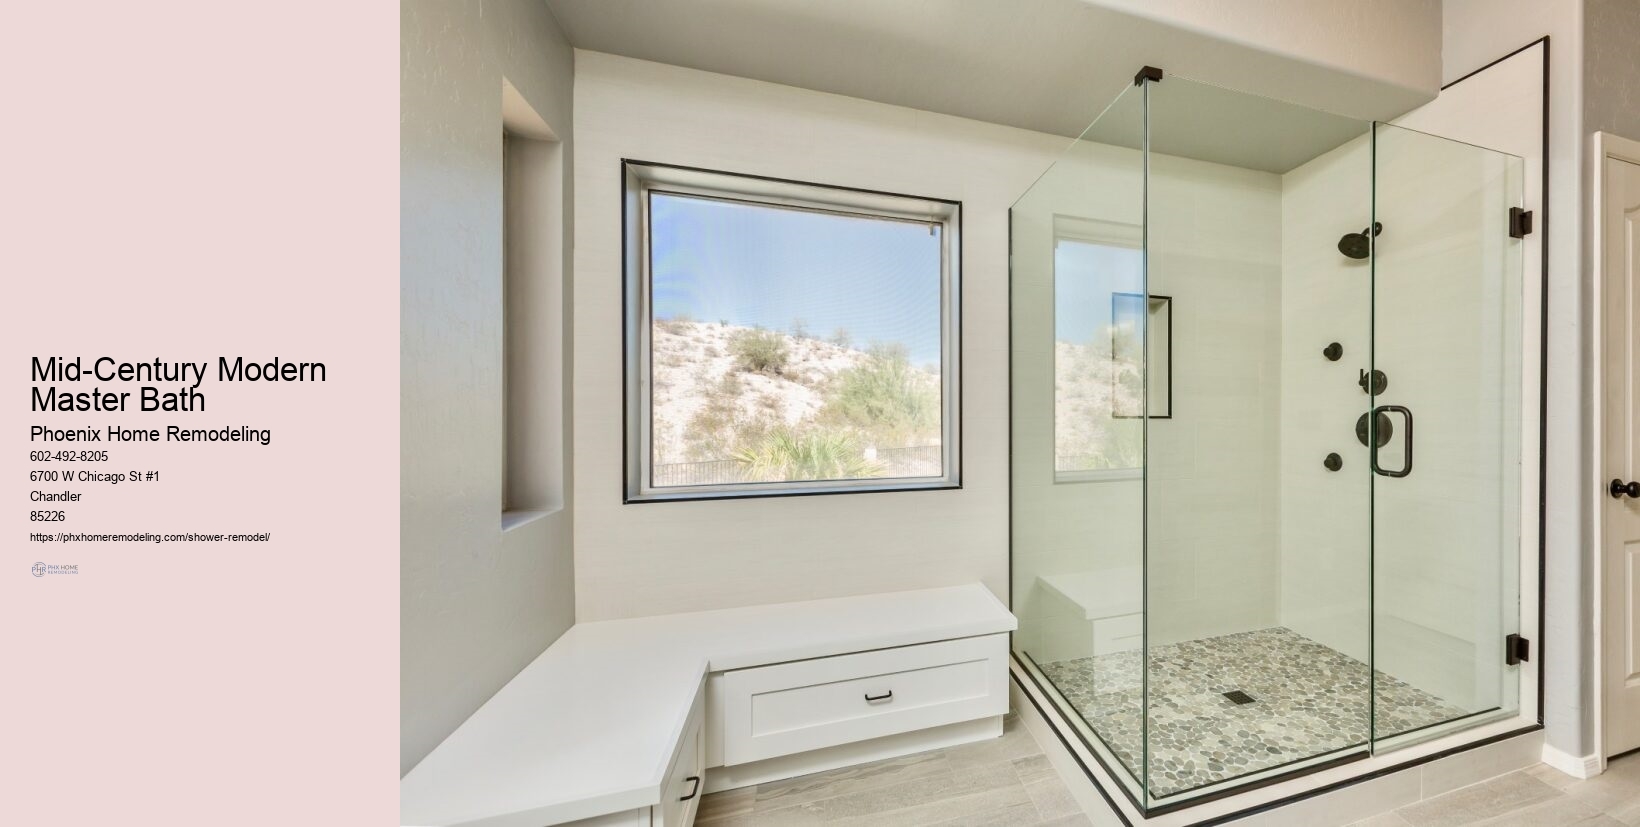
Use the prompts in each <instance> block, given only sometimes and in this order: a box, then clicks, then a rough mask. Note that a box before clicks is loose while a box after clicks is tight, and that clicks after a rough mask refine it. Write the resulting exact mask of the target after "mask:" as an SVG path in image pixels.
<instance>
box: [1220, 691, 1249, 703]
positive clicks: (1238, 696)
mask: <svg viewBox="0 0 1640 827" xmlns="http://www.w3.org/2000/svg"><path fill="white" fill-rule="evenodd" d="M1224 697H1226V698H1229V699H1230V700H1231V701H1233V702H1235V703H1237V704H1250V703H1252V702H1253V701H1255V700H1257V699H1256V698H1254V697H1253V696H1252V695H1249V694H1247V693H1246V692H1243V691H1241V690H1240V689H1232V690H1230V691H1229V692H1226V693H1224Z"/></svg>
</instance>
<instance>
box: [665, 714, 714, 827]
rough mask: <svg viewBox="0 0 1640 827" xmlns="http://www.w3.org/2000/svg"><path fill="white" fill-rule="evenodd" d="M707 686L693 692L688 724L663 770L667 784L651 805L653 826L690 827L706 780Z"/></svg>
mask: <svg viewBox="0 0 1640 827" xmlns="http://www.w3.org/2000/svg"><path fill="white" fill-rule="evenodd" d="M705 721H706V687H705V686H702V687H701V688H700V690H699V691H697V692H696V693H695V706H694V708H693V709H692V710H691V711H690V712H689V724H688V725H687V726H685V727H684V729H683V738H682V739H681V740H680V742H679V743H678V751H677V753H676V754H675V755H673V756H672V765H671V766H670V767H669V768H667V770H666V786H664V787H662V788H661V801H660V804H658V805H656V806H655V808H654V821H653V827H689V825H690V824H693V823H694V821H695V809H696V808H697V807H699V806H700V797H701V794H702V792H703V789H702V788H703V787H704V785H705V783H706V778H705V776H706V732H705V729H706V727H705Z"/></svg>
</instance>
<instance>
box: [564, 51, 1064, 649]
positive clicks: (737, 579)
mask: <svg viewBox="0 0 1640 827" xmlns="http://www.w3.org/2000/svg"><path fill="white" fill-rule="evenodd" d="M575 114H576V136H577V145H576V159H575V182H576V192H577V194H578V199H577V203H576V218H577V220H576V228H575V230H576V236H575V276H574V279H575V314H576V318H577V320H578V322H579V324H578V325H577V329H576V337H575V375H576V377H577V384H576V395H575V400H574V405H575V408H574V410H575V421H576V430H575V451H574V468H575V481H576V492H577V497H576V502H575V554H576V558H575V577H576V601H577V617H578V619H580V620H603V619H608V618H617V617H631V616H639V615H651V614H660V613H665V612H676V611H688V610H695V609H706V608H715V607H725V606H740V605H750V604H756V603H766V602H774V601H786V600H801V599H805V598H818V597H827V596H834V595H845V594H858V593H866V592H874V591H890V590H897V589H912V588H922V587H930V586H939V585H948V584H956V583H964V582H974V581H981V582H984V583H985V584H986V585H987V586H989V587H990V588H991V589H992V590H993V591H994V592H995V593H996V594H997V595H999V596H1003V597H1005V596H1006V594H1007V591H1006V588H1007V582H1008V453H1007V451H1008V448H1007V446H1008V425H1007V415H1008V410H1007V399H1008V353H1007V340H1008V317H1007V303H1008V294H1007V285H1008V257H1007V255H1008V254H1007V243H1008V240H1007V231H1008V220H1007V209H1008V205H1009V204H1010V203H1012V201H1013V200H1014V199H1015V198H1017V197H1018V196H1019V194H1020V193H1022V192H1024V191H1025V188H1026V187H1027V186H1029V185H1030V182H1031V181H1032V180H1033V179H1034V178H1035V177H1036V176H1037V175H1038V174H1040V173H1041V171H1042V170H1043V169H1044V168H1046V167H1047V165H1048V164H1049V162H1050V161H1051V160H1052V158H1053V157H1054V155H1055V154H1056V153H1057V152H1058V151H1059V150H1060V149H1062V148H1063V147H1064V145H1065V140H1064V139H1063V138H1056V137H1050V136H1046V135H1039V134H1033V133H1029V132H1024V131H1021V130H1017V129H1011V128H1006V127H999V126H992V125H987V124H982V123H978V122H974V121H966V120H962V119H960V118H954V117H949V116H941V115H932V114H929V113H926V112H918V111H915V110H910V109H903V108H899V107H894V106H887V105H883V104H876V103H869V102H866V101H861V100H856V99H851V98H844V97H839V96H835V95H828V94H823V93H817V92H809V91H803V90H799V89H794V88H790V87H784V86H777V85H774V84H767V83H761V82H756V81H749V80H744V79H740V78H732V77H728V76H724V75H715V74H710V73H706V72H699V71H695V70H689V69H681V68H678V67H672V66H665V65H662V64H655V63H648V62H643V61H636V60H631V59H627V58H619V57H614V56H611V55H605V54H601V53H595V52H585V51H578V52H576V82H575ZM622 158H639V159H643V160H649V161H659V162H665V163H672V164H682V165H689V166H698V167H704V168H708V169H719V170H725V171H731V172H743V173H753V174H760V175H770V176H777V177H782V178H792V179H797V180H803V181H812V182H816V183H822V184H837V185H844V186H856V187H866V188H871V189H879V190H888V191H894V192H903V193H908V194H912V195H924V196H931V197H939V198H952V199H958V200H960V201H962V202H963V251H962V253H963V262H962V263H963V274H962V276H963V320H962V321H963V325H962V329H963V341H962V344H963V355H962V364H963V372H964V376H963V408H962V410H963V421H962V427H963V444H964V451H963V488H962V489H961V490H955V491H922V492H896V493H880V494H841V495H829V496H812V497H786V498H771V499H746V500H724V501H716V502H687V503H664V502H662V503H643V504H634V505H623V504H622V502H621V492H622V479H621V476H622V468H621V462H620V457H621V455H622V454H621V443H622V422H621V419H622V416H621V386H622V379H621V372H622V367H621V364H622V363H621V346H622V341H621V338H622V337H621V330H620V319H621V282H622V275H621V244H620V237H621V212H620V192H621V178H620V174H621V159H622Z"/></svg>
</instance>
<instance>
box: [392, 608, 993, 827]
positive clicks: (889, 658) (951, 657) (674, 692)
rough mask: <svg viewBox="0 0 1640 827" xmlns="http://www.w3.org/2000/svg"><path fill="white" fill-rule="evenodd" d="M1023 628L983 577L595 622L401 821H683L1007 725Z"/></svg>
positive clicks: (403, 811) (437, 758) (523, 675)
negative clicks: (723, 796) (709, 807)
mask: <svg viewBox="0 0 1640 827" xmlns="http://www.w3.org/2000/svg"><path fill="white" fill-rule="evenodd" d="M1015 626H1016V624H1015V621H1014V618H1013V616H1012V615H1011V614H1009V613H1008V610H1007V609H1006V608H1004V607H1003V605H1002V604H1001V602H999V601H998V600H997V599H996V597H994V596H993V595H992V594H991V592H990V591H989V590H988V589H986V588H985V587H983V586H981V585H978V584H973V585H967V586H955V587H950V588H941V589H926V590H919V591H906V592H893V593H886V594H873V595H862V596H857V597H841V598H830V599H825V600H812V601H804V602H798V603H780V604H773V605H766V606H749V607H745V608H738V609H722V610H716V611H707V612H693V613H688V614H674V615H661V616H656V617H645V618H634V619H629V620H610V621H601V622H595V623H579V624H576V625H575V626H573V627H571V628H570V630H569V631H567V632H565V633H564V635H563V636H562V637H561V638H559V640H558V641H557V642H556V643H554V644H553V645H552V646H550V647H548V648H547V650H546V651H545V652H543V653H542V654H541V655H540V656H539V657H537V658H536V659H535V661H534V662H532V663H531V664H530V665H529V666H527V667H525V668H524V670H523V671H522V672H520V673H518V675H517V676H516V677H514V678H513V679H512V680H511V681H509V682H508V683H507V684H506V685H505V686H503V687H502V688H501V690H500V691H499V692H497V693H496V694H495V696H494V697H492V698H491V699H490V700H489V701H488V702H486V703H485V704H484V705H483V706H482V707H480V708H479V709H478V711H477V712H475V713H473V715H472V716H471V717H470V718H468V719H467V720H466V721H465V722H464V723H463V724H462V725H461V726H460V727H459V728H457V729H456V731H455V732H453V733H451V735H450V737H448V738H446V739H445V740H444V742H443V743H442V744H440V745H439V746H438V748H436V749H434V750H433V752H432V753H430V754H429V755H428V756H427V757H426V758H425V759H423V760H422V762H421V763H420V764H418V765H417V766H416V767H415V769H413V770H411V771H410V772H409V773H408V774H407V775H405V776H404V778H403V779H402V780H401V781H400V784H399V802H400V821H401V823H403V824H407V825H429V826H430V825H475V826H476V825H482V826H483V827H514V826H516V827H545V825H554V824H568V823H577V822H584V823H585V824H587V825H593V824H596V825H629V824H630V825H647V826H648V827H662V825H664V827H680V826H681V825H688V824H689V823H690V822H691V821H692V820H693V818H694V810H695V807H696V806H697V805H698V803H699V800H700V794H701V793H703V792H711V791H715V790H719V789H731V788H734V787H740V786H745V785H748V784H755V783H760V782H762V781H768V780H773V779H776V778H785V777H792V776H797V775H802V774H806V773H810V772H816V771H819V770H823V769H830V768H833V767H838V766H845V765H848V764H854V763H859V762H862V761H869V760H875V759H878V758H884V757H889V756H892V755H898V754H905V753H909V752H915V751H919V750H924V749H932V748H936V747H940V746H948V745H951V744H955V743H961V742H964V741H970V740H977V739H980V738H984V737H991V736H995V735H998V734H1000V733H1001V721H1002V715H1003V713H1005V712H1006V711H1007V706H1008V687H1007V672H1008V670H1007V651H1008V644H1007V640H1008V635H1007V633H1008V632H1010V631H1012V630H1013V629H1014V628H1015ZM708 768H710V772H708Z"/></svg>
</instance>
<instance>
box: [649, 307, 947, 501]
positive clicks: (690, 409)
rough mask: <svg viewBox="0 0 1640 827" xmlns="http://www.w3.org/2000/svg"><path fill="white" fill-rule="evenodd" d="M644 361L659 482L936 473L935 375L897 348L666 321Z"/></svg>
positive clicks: (840, 335)
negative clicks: (649, 370)
mask: <svg viewBox="0 0 1640 827" xmlns="http://www.w3.org/2000/svg"><path fill="white" fill-rule="evenodd" d="M652 366H653V381H654V420H653V442H654V451H655V455H654V464H655V466H656V476H657V480H656V484H673V485H677V484H703V483H711V482H732V481H735V480H741V479H746V480H776V479H836V478H849V477H888V476H895V477H898V476H920V475H925V474H936V475H937V474H938V473H940V465H939V450H938V446H939V444H940V427H939V379H938V376H937V375H936V374H935V373H933V372H932V371H931V370H929V369H924V368H918V367H915V366H912V365H911V364H910V361H909V359H908V358H907V357H906V356H905V354H904V351H903V350H896V349H894V348H885V347H867V348H864V349H861V348H859V347H856V346H855V345H854V344H853V343H852V342H850V341H849V340H848V337H847V334H846V333H842V332H839V333H838V334H834V336H833V337H831V338H830V339H829V340H828V339H821V338H819V337H811V336H797V335H792V334H789V333H782V332H776V331H765V330H759V329H756V328H750V327H743V326H739V325H731V324H724V323H719V322H697V321H690V320H665V321H657V322H656V323H655V327H654V339H653V359H652ZM930 459H931V460H932V462H931V463H930ZM663 476H666V477H667V479H661V477H663Z"/></svg>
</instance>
